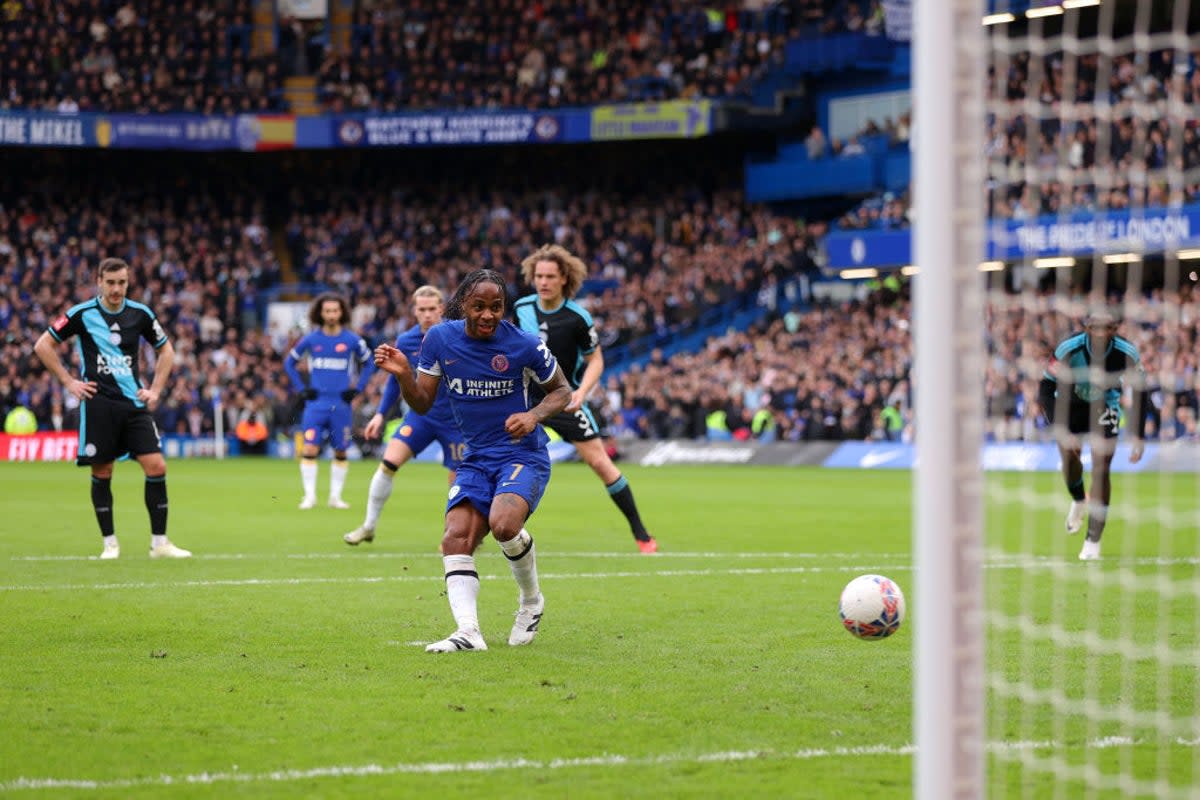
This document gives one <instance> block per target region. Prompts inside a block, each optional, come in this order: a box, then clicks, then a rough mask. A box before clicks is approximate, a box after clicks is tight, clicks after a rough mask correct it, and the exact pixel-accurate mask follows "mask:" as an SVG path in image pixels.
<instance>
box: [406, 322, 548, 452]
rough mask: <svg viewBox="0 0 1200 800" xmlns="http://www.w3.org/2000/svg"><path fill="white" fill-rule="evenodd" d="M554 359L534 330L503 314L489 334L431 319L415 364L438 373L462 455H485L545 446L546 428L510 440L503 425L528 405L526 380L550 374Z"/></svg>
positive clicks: (542, 379) (538, 379)
mask: <svg viewBox="0 0 1200 800" xmlns="http://www.w3.org/2000/svg"><path fill="white" fill-rule="evenodd" d="M557 368H558V362H557V361H555V359H554V355H553V354H552V353H551V352H550V349H549V348H548V347H546V345H545V344H544V343H542V341H541V340H539V339H538V338H537V337H536V336H534V335H532V334H529V333H525V332H524V331H522V330H521V329H520V328H518V327H517V326H516V325H513V324H512V323H511V322H508V321H507V320H503V321H501V322H500V325H499V326H498V327H497V328H496V332H495V333H494V334H493V335H492V336H491V338H489V339H473V338H471V337H470V336H467V332H466V323H465V322H464V321H463V320H453V321H449V322H443V323H441V324H440V325H434V326H433V327H432V328H430V329H429V332H428V333H426V334H425V341H424V342H423V343H422V345H421V356H420V359H419V361H418V363H417V369H418V370H419V371H421V372H424V373H426V374H428V375H433V376H435V377H437V378H440V379H441V382H442V386H444V387H445V389H446V397H447V399H448V400H449V401H450V408H451V410H452V411H453V412H454V419H455V420H456V421H457V423H458V427H459V429H460V430H461V431H462V434H463V439H465V440H466V443H467V459H468V460H476V459H486V458H487V457H488V452H489V450H497V449H502V450H505V451H509V452H511V450H512V449H514V448H516V449H520V450H537V449H542V448H545V446H546V442H547V439H546V433H545V431H543V430H542V427H541V426H540V425H539V426H538V427H537V428H535V429H534V431H533V433H531V434H529V435H528V436H525V437H523V438H521V439H519V440H515V441H514V440H513V438H512V437H511V436H510V435H509V433H508V432H507V431H505V430H504V421H505V420H507V419H508V418H509V416H510V415H512V414H516V413H519V412H522V411H528V410H529V409H530V408H531V407H532V405H533V404H532V403H531V402H530V399H529V389H530V383H531V382H532V381H536V382H537V383H538V384H543V383H546V382H547V381H549V380H550V379H551V378H553V377H554V371H555V370H556V369H557Z"/></svg>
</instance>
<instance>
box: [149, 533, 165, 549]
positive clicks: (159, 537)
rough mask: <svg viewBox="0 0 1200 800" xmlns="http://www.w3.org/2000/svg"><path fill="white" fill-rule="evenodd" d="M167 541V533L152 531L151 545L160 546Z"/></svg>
mask: <svg viewBox="0 0 1200 800" xmlns="http://www.w3.org/2000/svg"><path fill="white" fill-rule="evenodd" d="M166 543H167V535H166V534H165V533H162V534H157V533H152V534H150V546H151V547H159V546H160V545H164V544H166Z"/></svg>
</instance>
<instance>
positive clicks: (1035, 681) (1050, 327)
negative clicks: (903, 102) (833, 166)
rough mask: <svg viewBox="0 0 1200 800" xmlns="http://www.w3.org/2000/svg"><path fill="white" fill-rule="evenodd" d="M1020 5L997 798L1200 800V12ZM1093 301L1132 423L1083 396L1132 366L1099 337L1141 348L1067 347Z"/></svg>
mask: <svg viewBox="0 0 1200 800" xmlns="http://www.w3.org/2000/svg"><path fill="white" fill-rule="evenodd" d="M1000 5H1001V7H1000V8H994V9H990V10H991V11H993V12H1004V11H1007V10H1010V9H1007V8H1005V7H1003V3H1001V4H1000ZM1026 5H1027V4H1025V3H1022V4H1021V8H1019V9H1015V8H1014V9H1011V10H1012V11H1013V12H1014V14H1013V16H1014V19H1013V20H1011V21H1007V22H1000V23H999V24H995V25H989V27H988V58H987V61H988V106H987V111H988V115H987V121H986V128H987V162H988V174H989V179H988V185H987V204H988V213H989V217H990V219H991V220H992V221H991V225H990V229H991V233H990V236H989V239H990V241H991V249H992V252H991V254H990V257H991V258H994V259H996V261H1004V262H1007V264H1008V266H1007V268H1005V269H997V271H993V272H988V273H986V280H987V284H988V288H987V293H986V299H987V337H988V338H987V348H988V354H987V355H988V365H987V377H986V402H987V430H988V436H989V442H990V444H989V447H988V448H987V451H986V456H985V463H986V461H990V462H992V465H993V466H997V467H999V466H1003V467H1005V468H1006V470H1007V471H992V472H989V477H988V481H987V496H986V501H985V521H986V534H985V536H986V552H987V562H986V563H987V570H986V576H985V578H986V586H987V589H986V603H985V609H986V622H987V625H988V654H987V676H986V678H987V681H986V682H987V688H988V696H987V710H988V739H989V742H988V751H989V762H988V792H989V794H990V795H991V796H993V797H1037V798H1044V797H1064V798H1065V797H1072V798H1073V797H1083V796H1097V795H1100V794H1109V793H1112V794H1113V796H1115V795H1116V794H1118V793H1120V794H1123V795H1129V796H1157V797H1197V796H1200V789H1198V788H1197V787H1198V786H1200V685H1198V679H1200V604H1198V600H1197V598H1200V570H1198V564H1200V559H1198V558H1197V554H1198V552H1200V550H1198V547H1197V545H1198V544H1200V538H1198V531H1200V503H1198V500H1200V480H1198V474H1200V438H1198V434H1197V426H1196V419H1197V414H1198V412H1200V408H1198V407H1197V397H1198V395H1200V368H1198V354H1200V336H1198V334H1200V314H1198V313H1197V304H1196V299H1197V295H1196V289H1195V287H1196V286H1197V272H1196V271H1197V270H1200V261H1197V260H1193V259H1194V257H1200V252H1194V251H1193V250H1192V248H1193V247H1194V246H1195V244H1196V243H1197V242H1198V241H1200V191H1198V189H1200V140H1198V138H1197V135H1196V133H1197V131H1196V126H1197V116H1198V112H1197V108H1198V106H1197V103H1200V64H1198V62H1200V37H1198V36H1197V33H1196V31H1197V30H1198V29H1200V4H1195V3H1190V2H1186V0H1177V1H1170V0H1156V1H1155V2H1151V0H1140V1H1139V2H1112V1H1111V0H1103V2H1102V3H1101V4H1099V5H1090V6H1083V4H1082V3H1072V2H1070V1H1069V0H1068V2H1065V3H1063V6H1066V8H1065V9H1064V8H1063V6H1058V5H1054V6H1052V7H1050V6H1047V8H1049V9H1050V10H1049V11H1044V12H1043V11H1039V10H1038V9H1034V10H1033V12H1032V13H1033V16H1027V15H1026V14H1025V13H1024V10H1025V6H1026ZM1034 5H1035V6H1036V5H1046V4H1044V3H1040V4H1039V3H1035V4H1034ZM1080 6H1082V7H1080ZM1194 7H1195V10H1193V8H1194ZM1043 14H1044V15H1043ZM917 102H918V105H919V103H920V98H917ZM918 114H919V109H918ZM919 123H920V121H919V117H918V124H919ZM919 188H920V187H917V190H918V191H919ZM997 267H998V265H997ZM1100 311H1105V312H1113V311H1115V312H1116V313H1117V314H1119V316H1120V320H1121V321H1120V325H1119V327H1117V328H1116V332H1117V334H1118V335H1119V336H1120V337H1123V339H1124V340H1127V342H1128V345H1131V346H1132V348H1135V349H1136V351H1137V354H1138V356H1139V357H1140V362H1141V364H1142V366H1143V367H1144V370H1145V379H1144V382H1143V379H1142V374H1141V372H1140V370H1139V369H1138V368H1137V367H1136V361H1135V359H1134V358H1132V356H1129V357H1126V358H1125V359H1123V360H1124V362H1125V364H1124V367H1123V368H1121V369H1120V370H1119V373H1118V374H1119V375H1120V377H1121V378H1122V379H1123V380H1122V384H1121V385H1120V386H1119V387H1116V388H1114V390H1113V392H1112V393H1111V395H1110V397H1111V398H1112V399H1114V400H1115V397H1116V395H1117V394H1118V391H1117V389H1119V395H1120V405H1121V408H1122V411H1121V414H1120V416H1119V417H1118V416H1116V415H1115V414H1112V413H1111V412H1110V413H1109V416H1107V417H1106V416H1104V415H1105V409H1106V407H1107V405H1108V403H1107V401H1106V399H1105V397H1104V396H1103V395H1102V394H1093V395H1091V397H1092V402H1091V403H1090V404H1088V403H1085V402H1083V401H1081V400H1078V398H1080V397H1085V396H1088V394H1087V392H1086V391H1083V389H1081V388H1080V387H1087V386H1088V385H1090V386H1092V387H1097V386H1100V387H1101V388H1103V386H1102V384H1103V382H1104V381H1105V380H1106V378H1107V372H1106V368H1105V367H1103V366H1101V365H1102V364H1107V365H1108V368H1114V369H1115V368H1118V367H1120V364H1118V363H1117V362H1120V361H1122V359H1115V360H1114V359H1111V358H1109V356H1107V355H1106V356H1104V357H1101V356H1100V355H1099V353H1098V352H1093V350H1092V345H1093V344H1096V345H1097V348H1101V347H1102V348H1103V349H1104V352H1105V353H1106V354H1109V353H1111V352H1112V349H1113V348H1114V347H1115V348H1116V349H1118V350H1121V348H1125V349H1126V350H1128V349H1129V347H1128V345H1124V344H1120V341H1121V340H1115V341H1114V340H1108V341H1106V340H1105V339H1104V336H1103V331H1104V330H1105V327H1104V325H1102V324H1100V323H1099V322H1097V323H1096V325H1095V327H1094V328H1093V327H1089V328H1088V329H1087V331H1088V332H1089V333H1090V334H1091V336H1090V337H1089V336H1088V335H1087V334H1085V336H1084V338H1083V339H1076V340H1075V341H1074V342H1073V343H1072V342H1071V337H1072V335H1073V334H1077V333H1079V332H1081V331H1084V322H1085V319H1087V318H1088V315H1089V314H1092V313H1095V312H1100ZM1100 322H1103V320H1100ZM1109 342H1112V344H1109ZM1127 355H1128V354H1127ZM1114 365H1115V366H1114ZM1047 370H1049V371H1050V373H1051V374H1052V375H1054V376H1055V381H1054V383H1053V384H1052V388H1053V389H1057V390H1058V398H1057V399H1056V400H1054V401H1053V404H1054V406H1055V408H1054V421H1055V425H1053V426H1049V425H1045V424H1043V423H1042V420H1041V419H1040V418H1039V415H1038V413H1037V412H1038V404H1037V401H1038V397H1039V389H1040V388H1041V387H1040V382H1041V380H1042V378H1043V375H1044V373H1045V372H1046V371H1047ZM1143 385H1144V387H1145V389H1146V390H1147V392H1148V400H1149V404H1148V415H1147V421H1146V428H1145V432H1146V441H1147V445H1146V450H1145V454H1144V456H1143V457H1142V458H1141V459H1140V460H1136V458H1135V456H1136V455H1137V454H1136V453H1135V452H1134V450H1135V448H1134V445H1135V442H1136V438H1137V437H1136V433H1137V430H1138V426H1139V420H1138V419H1137V410H1136V405H1137V402H1136V401H1137V400H1138V398H1139V394H1138V389H1139V388H1140V387H1141V386H1143ZM1069 398H1076V401H1075V404H1074V406H1072V405H1069V404H1068V402H1067V401H1068V399H1069ZM1073 414H1075V415H1076V416H1077V418H1076V419H1075V420H1072V419H1071V417H1072V416H1073ZM1080 420H1082V421H1083V422H1084V423H1086V424H1087V425H1088V426H1089V427H1090V428H1091V429H1092V431H1093V433H1091V434H1088V435H1084V436H1081V437H1079V442H1080V444H1081V445H1082V453H1083V458H1082V466H1083V484H1082V487H1080V488H1081V489H1083V490H1086V491H1087V493H1088V497H1087V499H1086V501H1084V503H1083V505H1082V506H1080V508H1081V512H1082V517H1083V518H1082V519H1081V520H1080V521H1079V526H1080V528H1081V529H1080V530H1079V531H1078V532H1076V533H1074V534H1073V535H1068V534H1067V530H1066V529H1067V517H1068V511H1069V508H1070V505H1071V503H1072V494H1071V493H1070V489H1069V485H1070V484H1074V483H1075V480H1074V479H1075V477H1076V476H1075V474H1074V473H1071V472H1065V471H1062V470H1061V469H1060V466H1059V463H1060V461H1059V459H1060V455H1059V454H1060V451H1059V448H1058V446H1057V444H1056V439H1058V438H1061V436H1060V435H1059V434H1061V432H1062V430H1063V429H1064V428H1068V429H1069V427H1076V428H1078V427H1079V422H1080ZM1109 424H1112V425H1114V426H1117V430H1118V431H1119V435H1118V436H1117V438H1116V440H1115V441H1116V442H1117V446H1116V449H1115V455H1114V457H1113V459H1112V464H1111V496H1110V497H1109V498H1108V499H1107V502H1105V494H1106V492H1105V489H1104V478H1103V474H1104V472H1105V470H1104V461H1105V457H1104V448H1105V446H1106V445H1105V442H1106V441H1107V442H1109V443H1111V441H1112V440H1111V439H1106V438H1105V437H1104V435H1103V433H1102V429H1103V428H1104V427H1106V426H1107V425H1109ZM1067 444H1068V449H1069V448H1070V445H1071V443H1070V442H1069V441H1068V442H1067ZM1076 493H1077V494H1078V493H1079V492H1078V490H1077V492H1076ZM1085 540H1087V541H1095V542H1096V544H1095V545H1094V546H1093V545H1085V544H1084V542H1085ZM1089 549H1093V550H1094V549H1099V552H1100V555H1101V557H1100V558H1099V560H1096V561H1090V560H1089V561H1083V560H1081V557H1080V556H1081V555H1085V554H1088V551H1089Z"/></svg>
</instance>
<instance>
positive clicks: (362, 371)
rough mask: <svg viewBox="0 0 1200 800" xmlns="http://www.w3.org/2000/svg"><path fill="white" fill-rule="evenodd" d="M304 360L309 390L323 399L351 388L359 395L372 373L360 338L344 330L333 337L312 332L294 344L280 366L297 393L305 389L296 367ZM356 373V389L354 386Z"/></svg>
mask: <svg viewBox="0 0 1200 800" xmlns="http://www.w3.org/2000/svg"><path fill="white" fill-rule="evenodd" d="M305 356H308V387H309V388H310V389H316V390H317V393H318V394H321V395H325V396H330V395H340V394H341V393H342V392H344V391H346V390H347V389H349V388H350V387H351V386H354V387H355V389H356V390H357V391H359V392H361V391H362V390H363V389H365V388H366V386H367V381H368V380H369V379H370V377H371V373H372V372H374V370H375V362H374V360H373V359H372V358H371V350H370V348H368V347H367V343H366V342H364V341H363V340H362V337H361V336H359V335H358V334H356V333H354V332H353V331H351V330H348V329H346V328H343V329H342V330H341V331H340V332H339V333H337V334H335V335H333V336H330V335H329V334H327V333H325V332H324V331H321V330H315V331H313V332H311V333H308V334H306V335H305V336H304V338H302V339H301V340H300V341H299V342H296V346H295V347H293V348H292V349H291V351H290V352H289V353H288V354H287V359H286V360H285V361H284V364H283V365H284V369H285V370H287V374H288V377H289V378H290V379H291V381H292V388H293V389H294V390H295V391H297V392H299V391H302V390H303V389H304V381H303V380H302V379H301V377H300V372H299V371H298V370H297V369H296V364H297V362H298V361H300V359H301V358H304V357H305ZM355 370H357V371H358V383H357V385H356V384H354V382H353V379H354V373H355Z"/></svg>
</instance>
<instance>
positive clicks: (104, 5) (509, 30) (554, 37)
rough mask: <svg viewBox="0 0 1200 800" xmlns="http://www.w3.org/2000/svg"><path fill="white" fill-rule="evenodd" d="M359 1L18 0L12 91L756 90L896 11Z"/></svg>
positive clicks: (5, 62) (7, 75)
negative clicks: (801, 59)
mask: <svg viewBox="0 0 1200 800" xmlns="http://www.w3.org/2000/svg"><path fill="white" fill-rule="evenodd" d="M355 5H356V9H355V11H354V13H353V20H354V23H353V25H352V26H351V28H350V33H349V36H348V37H346V40H344V39H343V38H342V37H341V36H339V35H335V34H334V32H333V31H332V29H331V26H330V25H329V24H328V21H327V20H316V21H312V22H307V23H306V22H304V21H302V20H298V19H296V18H294V17H287V16H284V17H279V18H275V17H268V19H267V20H266V21H264V20H262V19H258V20H255V18H254V16H253V12H254V11H255V8H254V4H253V3H252V2H251V0H182V2H178V3H176V2H170V0H64V1H63V2H49V0H6V2H4V3H3V5H2V6H0V25H2V26H3V27H2V31H3V35H2V36H0V65H2V69H0V75H2V76H3V80H2V81H0V108H9V109H15V108H23V109H39V110H53V111H59V112H65V113H72V112H76V111H110V112H116V111H132V112H143V113H145V112H149V113H163V112H172V111H188V112H202V113H208V114H232V113H240V112H270V111H280V110H286V105H287V100H286V98H285V93H284V91H283V84H284V79H285V77H287V76H289V75H294V74H301V75H307V74H311V75H314V76H315V77H316V78H317V81H318V87H319V91H320V96H321V99H322V101H323V105H324V107H325V108H326V109H327V110H331V111H374V112H388V111H398V110H405V109H430V108H530V109H544V108H555V107H563V106H587V105H595V104H598V103H613V102H624V101H657V100H668V99H676V98H743V99H745V98H749V97H750V96H751V94H752V91H753V88H754V85H755V84H756V83H757V82H758V81H759V80H761V79H762V78H763V77H764V76H765V75H767V73H769V72H770V71H772V70H774V69H777V68H778V67H780V66H782V64H783V63H784V58H785V49H786V46H787V43H788V42H789V41H790V40H794V39H797V38H806V37H816V36H822V35H828V34H831V33H839V32H846V31H850V32H863V33H867V34H873V35H878V34H881V33H882V32H883V28H884V14H883V7H882V4H881V2H880V0H862V2H855V1H853V0H743V1H742V2H731V3H711V4H707V3H696V2H679V1H676V2H660V0H635V1H634V2H627V3H621V4H616V5H613V4H611V3H607V4H597V3H592V4H580V3H573V2H565V0H539V2H536V3H527V4H521V3H513V2H512V1H511V0H470V1H469V2H463V3H451V2H448V0H438V1H437V2H432V3H431V2H426V1H425V0H405V2H382V1H381V0H377V1H374V2H373V1H372V0H360V2H358V3H356V4H355ZM256 24H257V25H258V26H259V27H262V26H266V27H265V29H264V30H258V29H257V28H256Z"/></svg>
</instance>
